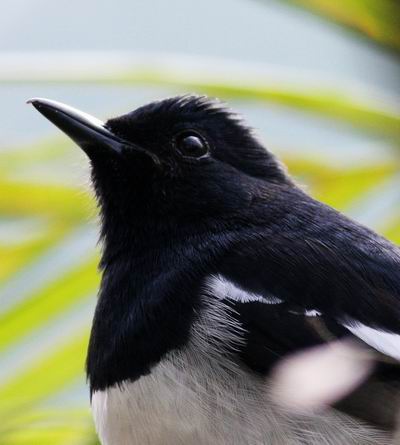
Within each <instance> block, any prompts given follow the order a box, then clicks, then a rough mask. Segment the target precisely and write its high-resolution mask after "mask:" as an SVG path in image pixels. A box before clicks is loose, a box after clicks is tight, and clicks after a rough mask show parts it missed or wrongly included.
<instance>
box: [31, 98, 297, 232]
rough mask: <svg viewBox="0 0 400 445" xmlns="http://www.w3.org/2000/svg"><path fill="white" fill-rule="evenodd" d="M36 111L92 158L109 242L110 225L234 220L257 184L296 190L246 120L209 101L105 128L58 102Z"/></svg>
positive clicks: (166, 105)
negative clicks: (218, 219)
mask: <svg viewBox="0 0 400 445" xmlns="http://www.w3.org/2000/svg"><path fill="white" fill-rule="evenodd" d="M31 103H32V104H33V105H34V106H35V107H36V108H37V109H38V110H39V111H40V112H41V113H42V114H44V115H45V116H46V117H47V118H48V119H49V120H50V121H52V122H53V123H54V124H55V125H57V126H58V127H59V128H60V129H61V130H63V131H64V132H65V133H66V134H67V135H69V136H70V137H71V138H72V139H73V140H74V141H75V142H77V143H78V144H79V145H80V146H81V147H82V148H83V150H84V151H85V152H86V153H87V155H88V156H89V158H90V160H91V164H92V176H93V183H94V186H95V190H96V193H97V196H98V199H99V202H100V205H101V209H102V213H103V218H104V227H103V231H105V235H106V236H107V234H108V231H109V230H111V228H110V227H109V225H110V224H113V225H115V224H122V225H123V226H124V227H125V228H126V227H127V226H128V227H135V228H137V227H141V228H143V225H144V224H145V225H146V227H147V228H149V226H154V225H158V226H159V225H160V224H162V226H163V228H166V227H167V226H168V225H172V226H175V225H176V224H178V225H180V226H182V225H185V224H190V223H191V222H195V223H196V224H197V225H198V224H199V223H201V221H202V220H207V219H208V218H209V217H210V216H212V218H213V219H216V218H218V216H221V218H223V219H224V220H227V219H229V218H231V217H233V216H234V214H236V213H237V211H238V210H239V211H240V213H242V212H243V209H244V208H246V206H247V205H248V203H249V201H251V200H252V198H253V197H252V190H253V189H254V190H255V189H256V188H257V189H258V188H259V187H256V185H255V183H256V182H258V181H260V180H261V181H267V182H270V183H271V184H274V183H275V184H277V183H281V184H290V179H289V178H288V176H287V175H286V173H285V171H284V169H283V168H282V166H281V165H280V164H279V162H278V161H277V160H276V159H275V157H274V156H273V155H272V154H271V153H269V152H268V151H267V150H266V149H265V147H264V146H263V145H262V144H261V143H260V142H259V141H258V139H257V138H256V137H255V136H254V134H253V132H252V130H251V129H250V128H249V127H247V126H246V125H245V124H244V123H243V121H242V120H241V119H240V117H239V116H238V115H236V114H234V113H233V112H231V111H230V110H228V109H227V108H225V107H224V106H223V105H222V104H221V103H220V102H218V101H216V100H211V99H209V98H207V97H205V96H195V95H185V96H178V97H173V98H169V99H165V100H162V101H159V102H153V103H150V104H148V105H145V106H143V107H140V108H138V109H136V110H135V111H132V112H130V113H127V114H125V115H122V116H120V117H117V118H113V119H110V120H108V121H107V122H106V123H105V124H102V123H101V122H100V121H97V120H96V119H94V118H91V117H88V116H87V115H85V114H83V113H81V112H79V111H76V110H73V109H71V108H69V107H66V106H64V105H62V104H58V103H56V102H52V101H48V100H44V99H32V100H31ZM152 228H153V229H154V227H152ZM113 229H114V228H113Z"/></svg>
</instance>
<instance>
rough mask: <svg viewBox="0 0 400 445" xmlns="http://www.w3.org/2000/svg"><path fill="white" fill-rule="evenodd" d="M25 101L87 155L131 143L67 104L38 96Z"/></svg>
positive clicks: (97, 120)
mask: <svg viewBox="0 0 400 445" xmlns="http://www.w3.org/2000/svg"><path fill="white" fill-rule="evenodd" d="M27 103H29V104H32V105H33V106H34V107H35V108H36V109H37V110H38V111H39V112H40V113H41V114H43V116H44V117H46V118H47V119H48V120H49V121H50V122H52V123H53V124H54V125H56V126H57V127H58V128H59V129H60V130H61V131H63V132H64V133H65V134H66V135H67V136H69V137H70V138H71V139H72V140H73V141H74V142H75V143H76V144H78V145H79V146H80V147H81V148H82V149H83V150H84V151H85V153H86V154H87V155H88V156H89V157H92V156H94V155H95V154H99V153H101V152H110V151H111V152H113V153H121V152H122V151H123V147H126V146H127V145H132V144H130V143H129V142H127V141H124V140H123V139H121V138H120V137H118V136H117V135H115V134H114V133H112V132H111V131H110V130H108V129H107V128H106V127H105V125H104V123H103V122H102V121H100V120H99V119H96V118H95V117H92V116H90V115H89V114H86V113H84V112H82V111H79V110H76V109H75V108H72V107H70V106H68V105H64V104H62V103H60V102H56V101H54V100H49V99H40V98H34V99H30V100H28V101H27Z"/></svg>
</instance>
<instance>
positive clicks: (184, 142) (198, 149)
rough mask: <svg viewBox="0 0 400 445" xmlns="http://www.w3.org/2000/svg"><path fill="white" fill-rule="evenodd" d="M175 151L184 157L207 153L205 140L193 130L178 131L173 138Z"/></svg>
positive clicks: (194, 156) (201, 155)
mask: <svg viewBox="0 0 400 445" xmlns="http://www.w3.org/2000/svg"><path fill="white" fill-rule="evenodd" d="M174 145H175V147H176V149H177V151H178V152H179V153H180V154H181V155H182V156H184V157H188V158H201V157H203V156H205V155H206V154H207V153H208V143H207V141H206V140H205V139H204V138H203V137H202V136H200V135H199V134H198V133H196V132H194V131H184V132H182V133H179V134H178V135H177V136H176V137H175V140H174Z"/></svg>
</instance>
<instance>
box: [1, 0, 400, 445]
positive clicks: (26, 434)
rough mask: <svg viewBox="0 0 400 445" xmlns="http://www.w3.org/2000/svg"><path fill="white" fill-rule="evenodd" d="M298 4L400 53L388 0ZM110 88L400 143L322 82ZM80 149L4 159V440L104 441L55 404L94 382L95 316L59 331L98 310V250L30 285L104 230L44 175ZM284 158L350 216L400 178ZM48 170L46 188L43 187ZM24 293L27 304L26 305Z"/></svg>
mask: <svg viewBox="0 0 400 445" xmlns="http://www.w3.org/2000/svg"><path fill="white" fill-rule="evenodd" d="M293 3H296V4H299V5H303V6H307V7H313V8H315V9H316V10H318V11H319V12H321V13H324V14H329V17H331V18H332V19H334V20H340V21H341V22H343V23H345V24H347V25H350V26H353V27H355V28H357V29H358V30H359V31H360V32H361V31H362V32H363V33H366V34H368V35H369V36H371V37H373V38H375V39H376V40H378V41H379V42H380V43H382V44H384V45H387V46H390V47H393V48H397V49H398V48H399V40H398V35H397V34H396V35H395V33H394V31H393V27H394V26H395V24H396V20H397V19H396V18H395V12H396V11H397V10H398V7H397V6H396V5H395V4H394V2H391V1H390V0H386V1H382V2H379V4H378V2H377V1H375V0H369V1H367V0H365V1H361V0H360V1H356V0H352V1H349V2H344V0H343V1H337V2H328V1H322V0H321V1H318V0H315V1H311V0H310V1H306V0H304V1H301V0H298V1H295V0H293ZM379 5H380V6H379ZM108 81H109V82H115V83H129V84H135V85H137V84H140V83H146V84H150V85H160V84H162V85H167V86H171V87H173V88H175V89H180V90H182V91H187V90H188V89H190V90H196V91H199V92H204V93H208V94H212V95H217V96H219V97H221V98H223V99H227V100H229V99H240V100H241V99H242V100H246V101H248V100H252V101H255V102H257V103H264V102H265V103H269V102H275V103H279V104H282V105H285V106H287V107H291V108H294V109H298V110H302V111H305V112H308V113H315V114H317V115H318V116H321V115H322V116H325V117H326V118H327V119H339V120H341V121H342V122H346V123H348V124H349V125H353V126H356V127H357V128H358V129H359V130H362V131H365V132H366V133H371V132H372V133H374V134H378V135H379V136H380V137H381V138H382V140H386V141H390V143H391V144H392V145H393V147H397V148H399V136H400V125H399V124H400V116H399V115H398V114H396V113H395V112H394V111H393V109H392V108H390V107H387V108H385V107H374V105H373V104H371V103H367V102H365V101H362V100H361V99H359V98H356V97H352V96H349V95H347V94H344V93H343V92H342V93H340V91H327V90H323V91H321V90H318V89H317V88H311V87H310V88H309V89H307V90H305V89H300V90H299V89H298V88H294V87H293V88H290V87H288V86H287V85H279V84H278V85H276V84H274V85H272V84H269V83H268V82H267V81H265V82H251V81H249V82H247V83H246V82H243V81H241V82H235V80H234V78H231V77H226V78H225V79H221V78H219V79H213V77H212V76H209V77H206V79H204V78H200V77H193V76H188V75H187V74H185V73H184V72H180V71H179V68H177V70H176V72H174V73H171V72H168V73H163V72H162V71H160V70H157V69H156V68H155V69H153V70H147V71H145V72H144V71H141V72H134V73H132V72H126V73H121V75H120V76H115V78H112V79H108ZM71 145H72V144H71V143H69V142H68V141H67V140H66V139H65V138H62V137H60V138H54V139H52V140H49V141H41V142H39V143H34V144H32V145H28V146H26V147H19V148H18V149H13V150H6V149H5V150H3V151H1V152H0V191H1V192H0V224H1V225H0V263H1V264H2V267H1V269H0V294H3V298H4V299H2V304H1V307H0V354H1V356H2V359H4V363H6V364H7V363H15V362H16V363H17V365H15V366H14V367H12V366H11V368H10V369H9V370H8V372H7V373H6V372H5V371H4V369H3V374H1V377H2V378H1V379H0V419H1V422H0V443H1V444H2V445H33V444H40V445H46V444H49V445H50V444H54V445H64V444H65V445H67V444H68V445H94V444H95V443H96V438H95V435H94V432H93V427H92V422H91V419H90V414H89V409H88V408H87V409H85V408H81V407H80V406H78V407H77V406H76V404H75V405H74V404H72V405H71V404H70V405H71V406H69V404H68V403H67V404H66V406H64V404H63V403H62V402H59V403H54V398H56V399H57V396H58V395H60V394H65V393H69V392H71V391H73V388H75V386H76V385H77V384H79V382H81V381H82V375H83V369H84V360H85V352H86V347H87V341H88V328H89V323H90V315H89V316H88V317H86V318H85V319H84V320H83V321H82V322H80V323H75V322H74V325H73V326H72V328H71V329H70V331H67V332H68V335H61V334H60V332H58V331H61V329H62V328H61V327H58V326H61V325H62V323H61V322H60V320H67V321H66V323H67V325H68V321H69V320H70V318H71V317H73V316H75V315H76V313H78V312H79V313H80V312H82V308H87V307H89V308H90V307H91V306H90V305H92V306H93V302H94V295H95V293H96V289H97V287H98V282H99V276H98V273H97V270H96V264H97V254H96V252H95V249H94V244H93V249H92V250H93V251H92V252H89V253H87V254H86V255H85V254H84V252H80V253H78V254H77V257H76V258H75V257H73V258H72V260H73V261H71V262H70V263H71V264H69V265H66V264H64V266H63V268H61V270H58V269H57V273H52V274H50V275H49V276H45V277H43V281H42V282H40V283H37V284H36V285H33V284H32V283H31V282H30V281H29V280H26V277H27V276H29V273H32V271H33V272H35V271H37V268H39V270H40V267H41V264H42V262H45V261H47V262H50V263H52V262H55V263H56V261H55V260H54V259H53V256H54V252H57V251H59V252H60V255H63V252H64V251H63V247H62V246H63V245H64V244H65V243H67V244H68V242H70V240H74V239H75V238H76V239H78V240H79V239H80V238H79V236H80V235H79V234H80V233H81V231H82V230H84V231H85V230H87V231H88V233H91V231H93V230H94V229H93V226H91V224H90V221H91V220H92V219H93V217H94V215H95V213H96V211H95V203H94V200H93V197H92V194H91V193H90V190H89V189H88V187H86V186H83V187H82V186H78V185H76V183H74V182H73V181H71V182H65V183H62V182H55V181H54V180H52V179H51V175H49V177H48V179H46V175H44V176H43V174H42V172H46V171H47V172H52V170H53V169H54V166H55V165H62V166H63V167H64V168H65V170H67V171H68V170H70V171H71V174H72V170H73V169H74V168H75V167H76V165H77V164H79V163H80V162H81V160H82V159H83V158H81V157H79V156H80V155H79V154H78V151H77V150H76V151H74V150H71ZM71 153H72V154H71ZM75 153H76V154H75ZM284 161H285V162H286V163H287V165H288V167H289V170H290V171H291V173H293V174H294V175H295V176H296V177H297V178H299V181H300V182H301V183H304V184H306V185H307V187H308V189H309V191H310V193H312V194H313V195H314V196H316V197H317V198H319V199H321V200H323V201H325V202H327V203H328V204H330V205H332V206H334V207H337V208H339V209H342V210H343V211H345V212H348V213H350V214H352V212H353V209H354V208H357V206H359V205H362V204H363V203H365V202H367V203H370V201H369V199H370V198H371V196H374V193H376V191H378V192H379V190H381V189H382V187H383V188H384V187H385V185H386V184H389V185H390V184H391V181H396V180H397V181H398V182H397V184H399V181H400V180H399V178H398V176H399V173H398V172H399V163H400V160H399V161H396V158H394V157H393V159H392V160H382V161H380V162H379V161H374V162H372V161H371V162H370V163H367V162H365V163H363V165H362V166H358V165H346V166H343V165H332V164H330V163H328V162H327V161H326V159H316V158H312V159H310V158H309V157H307V156H305V155H304V156H299V155H287V156H286V158H285V159H284ZM38 168H40V172H41V174H40V178H41V180H40V181H37V180H36V178H37V174H36V173H35V171H36V170H37V169H38ZM371 205H373V203H372V204H371ZM20 223H22V224H28V227H34V230H33V229H32V230H31V231H28V232H29V235H30V236H28V237H24V236H22V237H21V236H20V235H19V233H18V234H17V236H15V235H14V236H12V234H11V235H10V236H1V233H2V232H4V233H6V234H7V230H8V229H7V228H9V227H10V226H11V227H14V226H15V225H17V226H18V224H20ZM378 225H379V230H380V231H381V232H382V233H383V234H385V235H386V236H388V237H389V238H390V239H392V240H393V241H394V242H396V243H399V242H400V211H399V209H398V208H394V209H393V208H390V209H389V210H387V212H385V213H384V214H381V215H380V222H379V224H378ZM23 227H25V226H23ZM11 232H12V230H11ZM25 232H27V230H25ZM71 242H72V241H71ZM78 244H79V243H78ZM52 255H53V256H52ZM54 258H56V256H55V257H54ZM67 266H68V267H67ZM35 268H36V269H35ZM19 294H21V295H23V298H18V297H19ZM14 297H15V298H14ZM89 312H90V311H89ZM74 314H75V315H74ZM64 324H65V323H64ZM54 326H56V328H54ZM63 329H64V328H63ZM58 335H60V336H58ZM32 341H33V342H35V341H36V342H37V343H39V344H41V345H42V343H43V344H44V346H45V347H43V348H42V349H40V348H39V350H38V351H36V350H35V351H34V355H33V356H32V355H30V352H31V351H30V346H29V345H30V344H31V343H30V342H32ZM6 368H7V366H6ZM0 371H2V369H0ZM52 400H53V403H50V402H51V401H52ZM61 400H62V399H61ZM49 401H50V402H49Z"/></svg>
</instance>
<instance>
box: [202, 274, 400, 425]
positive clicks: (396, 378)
mask: <svg viewBox="0 0 400 445" xmlns="http://www.w3.org/2000/svg"><path fill="white" fill-rule="evenodd" d="M207 288H208V290H209V292H210V293H211V294H212V295H213V296H214V297H216V298H218V299H221V300H223V301H224V303H225V304H227V305H228V306H229V307H230V308H232V316H233V317H235V318H236V319H237V321H239V322H240V324H241V325H242V326H243V327H244V332H245V341H244V342H243V344H242V345H240V346H239V353H240V358H241V360H242V361H243V362H244V364H245V365H246V366H248V367H249V368H250V369H252V370H253V371H255V372H256V373H258V374H260V375H265V376H268V375H270V374H271V372H272V371H273V370H274V368H275V367H276V365H278V364H279V363H280V362H281V361H282V359H285V358H288V357H291V356H292V355H294V354H296V353H298V352H301V351H307V350H308V348H318V347H321V346H323V345H325V344H328V343H330V342H335V341H337V340H339V341H342V340H344V341H345V340H346V339H348V338H353V339H356V338H357V339H361V340H362V341H363V342H365V344H366V347H365V351H366V352H372V354H371V356H370V357H372V358H373V360H375V362H376V363H375V367H374V370H373V372H372V374H371V375H368V372H367V373H366V374H363V373H362V374H363V376H362V379H361V380H360V381H362V384H361V385H358V383H359V381H358V380H357V377H356V381H357V382H358V383H357V385H355V388H354V387H353V388H351V391H349V392H345V393H344V394H346V395H345V396H344V397H338V398H337V400H335V404H334V406H335V407H336V408H337V409H339V410H341V411H343V412H346V413H347V414H350V415H352V416H354V417H358V418H360V419H362V420H363V421H366V422H368V423H371V424H373V425H375V426H378V427H381V428H384V429H394V428H395V426H396V421H397V418H396V416H397V409H398V408H399V402H400V363H398V362H397V361H396V359H397V358H398V352H399V351H398V348H397V346H396V345H399V344H400V341H399V340H400V336H398V335H396V334H389V333H385V332H381V331H378V330H375V329H372V328H368V327H366V326H363V325H360V326H355V325H354V326H346V324H345V323H340V322H338V321H336V320H333V319H331V318H330V317H327V316H324V315H323V314H321V313H320V312H319V311H315V310H313V311H312V310H305V309H301V308H300V307H299V306H298V305H293V304H291V303H288V302H285V301H283V300H282V299H280V298H278V297H276V296H275V295H272V294H266V293H264V294H263V295H262V294H259V293H256V292H254V291H249V290H246V289H245V288H243V287H241V286H239V285H238V284H236V283H234V282H233V281H231V280H230V279H228V278H227V277H224V276H223V275H221V274H218V275H214V276H211V277H210V278H209V279H208V281H207ZM373 334H374V335H373ZM368 345H370V346H371V347H372V348H373V349H370V347H369V346H368ZM360 350H364V348H361V349H360ZM358 352H359V351H358ZM393 357H394V359H393ZM315 373H316V374H317V375H316V378H318V371H317V370H315ZM333 374H335V372H334V371H333ZM335 379H340V376H337V375H335ZM319 380H320V377H319ZM336 384H337V382H335V385H336ZM339 385H340V383H339ZM327 389H328V392H329V388H327ZM334 389H336V388H334ZM382 400H385V403H384V404H382V403H381V402H382Z"/></svg>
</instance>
